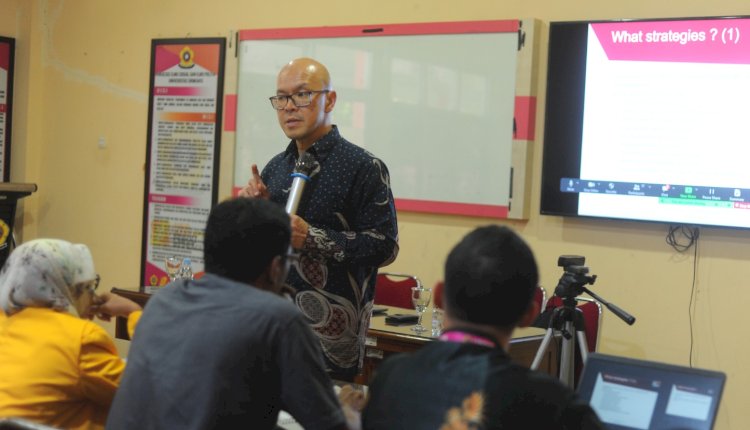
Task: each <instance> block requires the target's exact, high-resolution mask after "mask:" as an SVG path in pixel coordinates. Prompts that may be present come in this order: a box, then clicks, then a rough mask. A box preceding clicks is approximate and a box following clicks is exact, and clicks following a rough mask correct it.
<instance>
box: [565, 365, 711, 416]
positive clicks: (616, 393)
mask: <svg viewBox="0 0 750 430" xmlns="http://www.w3.org/2000/svg"><path fill="white" fill-rule="evenodd" d="M725 380H726V375H724V373H721V372H715V371H709V370H702V369H694V368H690V367H683V366H675V365H670V364H664V363H656V362H652V361H644V360H635V359H631V358H624V357H615V356H611V355H604V354H596V353H592V354H589V356H588V359H587V360H586V366H585V367H584V369H583V374H582V376H581V381H580V383H579V384H578V393H579V395H580V396H581V397H582V398H583V400H585V401H588V403H589V404H590V405H591V407H592V408H593V409H594V410H595V411H596V413H597V415H599V418H600V419H601V420H602V421H603V422H605V423H606V424H607V427H608V428H610V429H614V430H619V429H628V430H630V429H640V430H655V429H691V430H693V429H694V430H710V429H711V428H712V427H713V424H714V421H715V420H716V413H717V411H718V409H719V400H720V398H721V393H722V390H723V389H724V382H725Z"/></svg>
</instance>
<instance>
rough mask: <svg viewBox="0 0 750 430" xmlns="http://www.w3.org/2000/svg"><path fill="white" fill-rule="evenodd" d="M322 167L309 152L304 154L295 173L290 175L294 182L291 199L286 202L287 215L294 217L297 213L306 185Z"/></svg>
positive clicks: (296, 166) (296, 165)
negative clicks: (312, 175) (311, 176)
mask: <svg viewBox="0 0 750 430" xmlns="http://www.w3.org/2000/svg"><path fill="white" fill-rule="evenodd" d="M319 167H320V164H318V161H317V160H316V159H315V157H313V156H312V154H310V153H309V152H303V153H302V155H300V157H299V159H298V160H297V163H296V164H295V165H294V171H293V172H292V174H291V175H290V176H291V177H292V178H294V180H293V181H292V187H291V188H290V189H289V198H288V199H287V201H286V207H285V208H284V209H285V210H286V213H288V214H289V215H293V214H296V213H297V207H298V206H299V201H300V199H301V198H302V191H304V189H305V184H307V181H309V180H310V175H311V174H312V173H313V172H314V171H315V170H316V169H317V168H319Z"/></svg>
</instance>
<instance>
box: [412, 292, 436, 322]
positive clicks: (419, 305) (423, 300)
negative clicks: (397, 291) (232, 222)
mask: <svg viewBox="0 0 750 430" xmlns="http://www.w3.org/2000/svg"><path fill="white" fill-rule="evenodd" d="M431 298H432V290H431V289H430V288H424V287H412V288H411V302H412V303H413V304H414V309H416V310H417V314H418V315H419V319H418V320H417V325H415V326H414V327H412V328H411V329H412V331H415V332H417V333H422V332H423V331H427V329H426V328H424V327H423V326H422V314H424V311H425V310H426V309H427V306H429V304H430V299H431Z"/></svg>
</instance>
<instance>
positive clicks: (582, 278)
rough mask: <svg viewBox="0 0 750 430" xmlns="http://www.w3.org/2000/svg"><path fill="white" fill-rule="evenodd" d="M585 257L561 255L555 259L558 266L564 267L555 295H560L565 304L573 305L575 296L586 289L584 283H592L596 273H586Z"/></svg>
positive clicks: (587, 270)
mask: <svg viewBox="0 0 750 430" xmlns="http://www.w3.org/2000/svg"><path fill="white" fill-rule="evenodd" d="M584 263H586V257H583V256H580V255H561V256H560V257H559V258H558V259H557V265H558V267H562V268H564V270H565V272H564V273H563V274H562V276H561V277H560V280H559V281H558V282H557V287H555V295H556V296H558V297H560V298H561V299H562V301H563V304H564V305H566V306H573V307H575V298H576V297H578V296H580V295H581V293H583V292H584V291H586V288H584V285H589V284H590V285H593V284H594V282H596V275H588V273H589V268H588V267H586V266H584Z"/></svg>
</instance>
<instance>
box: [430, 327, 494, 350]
mask: <svg viewBox="0 0 750 430" xmlns="http://www.w3.org/2000/svg"><path fill="white" fill-rule="evenodd" d="M439 339H440V340H444V341H446V342H456V343H473V344H475V345H482V346H487V347H490V348H495V347H496V346H497V345H496V344H495V342H492V341H490V340H487V339H485V338H483V337H480V336H477V335H475V334H471V333H467V332H465V331H460V330H451V331H447V332H445V333H443V334H441V335H440V337H439Z"/></svg>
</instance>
